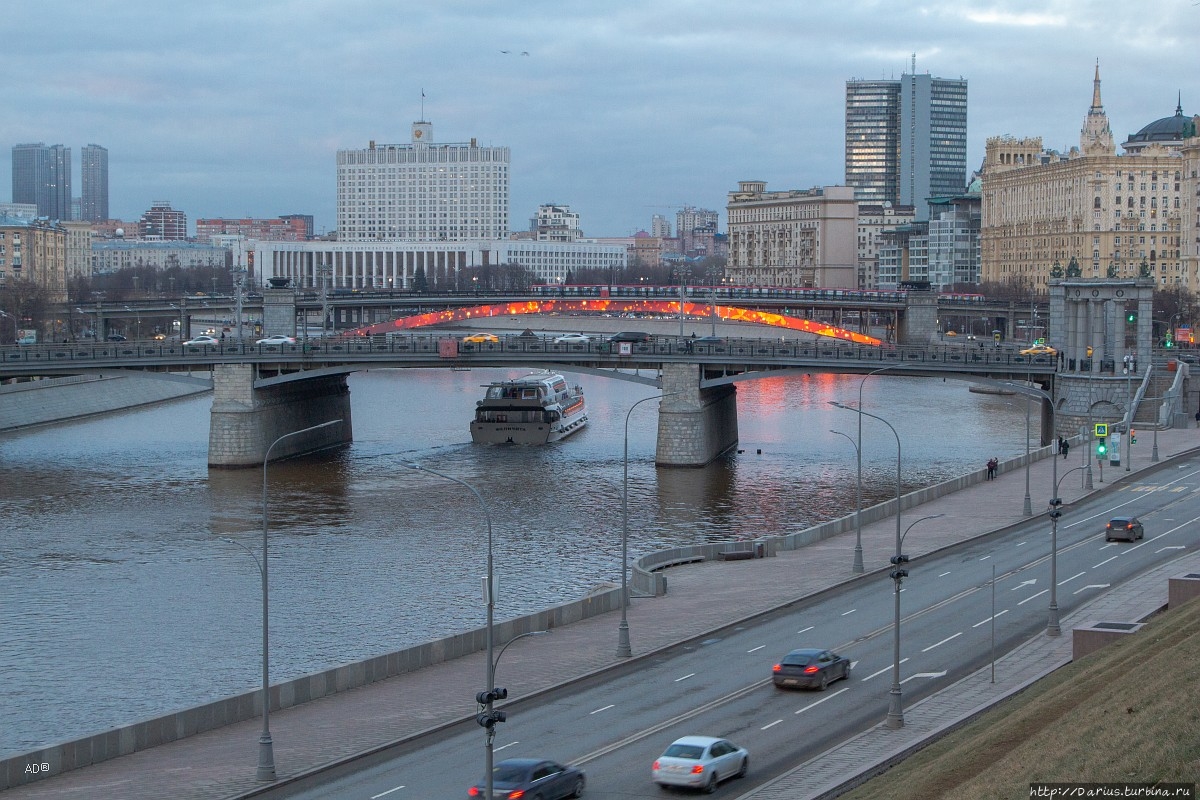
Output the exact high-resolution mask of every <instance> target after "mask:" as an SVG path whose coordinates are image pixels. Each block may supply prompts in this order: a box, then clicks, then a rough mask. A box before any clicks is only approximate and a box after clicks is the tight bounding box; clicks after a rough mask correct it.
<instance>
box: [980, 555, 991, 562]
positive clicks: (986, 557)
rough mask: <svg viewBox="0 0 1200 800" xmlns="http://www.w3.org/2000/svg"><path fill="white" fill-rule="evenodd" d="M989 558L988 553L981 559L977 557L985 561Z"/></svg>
mask: <svg viewBox="0 0 1200 800" xmlns="http://www.w3.org/2000/svg"><path fill="white" fill-rule="evenodd" d="M989 558H991V556H990V555H986V556H984V557H983V558H981V559H979V560H980V561H987V560H988V559H989Z"/></svg>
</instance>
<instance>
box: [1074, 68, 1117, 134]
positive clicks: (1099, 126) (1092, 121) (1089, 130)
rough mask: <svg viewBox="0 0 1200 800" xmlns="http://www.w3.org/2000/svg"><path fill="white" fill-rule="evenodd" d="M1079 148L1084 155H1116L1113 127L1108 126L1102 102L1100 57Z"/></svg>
mask: <svg viewBox="0 0 1200 800" xmlns="http://www.w3.org/2000/svg"><path fill="white" fill-rule="evenodd" d="M1079 149H1080V150H1082V151H1083V154H1084V155H1088V156H1101V155H1109V156H1110V155H1115V154H1116V152H1117V146H1116V144H1115V143H1114V142H1113V135H1112V129H1111V128H1109V127H1108V115H1107V114H1105V113H1104V105H1103V104H1101V102H1100V59H1096V77H1095V78H1094V79H1093V80H1092V107H1091V108H1089V109H1088V113H1087V119H1086V120H1085V121H1084V123H1083V130H1082V131H1080V132H1079Z"/></svg>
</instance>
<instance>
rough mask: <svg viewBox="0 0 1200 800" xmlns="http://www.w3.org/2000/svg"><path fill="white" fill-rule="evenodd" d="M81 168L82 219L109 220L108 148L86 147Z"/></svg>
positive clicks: (91, 220) (93, 220)
mask: <svg viewBox="0 0 1200 800" xmlns="http://www.w3.org/2000/svg"><path fill="white" fill-rule="evenodd" d="M79 166H80V176H81V178H82V180H83V194H82V196H81V198H80V200H81V203H80V219H83V220H86V221H88V222H102V221H104V220H106V219H108V148H106V147H101V146H100V145H98V144H89V145H87V146H85V147H84V148H83V153H82V156H81V159H80V164H79Z"/></svg>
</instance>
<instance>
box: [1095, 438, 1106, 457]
mask: <svg viewBox="0 0 1200 800" xmlns="http://www.w3.org/2000/svg"><path fill="white" fill-rule="evenodd" d="M1107 452H1108V443H1106V442H1103V441H1100V442H1097V443H1096V458H1104V454H1105V453H1107Z"/></svg>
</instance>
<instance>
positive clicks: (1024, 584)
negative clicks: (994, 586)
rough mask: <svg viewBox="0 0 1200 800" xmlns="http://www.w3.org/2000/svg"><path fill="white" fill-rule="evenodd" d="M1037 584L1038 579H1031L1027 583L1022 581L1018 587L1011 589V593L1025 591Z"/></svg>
mask: <svg viewBox="0 0 1200 800" xmlns="http://www.w3.org/2000/svg"><path fill="white" fill-rule="evenodd" d="M1035 583H1037V578H1030V579H1029V580H1027V581H1021V582H1020V583H1018V584H1017V585H1016V586H1014V587H1012V588H1011V589H1009V591H1010V592H1015V591H1016V590H1017V589H1024V588H1025V587H1026V586H1033V585H1034V584H1035Z"/></svg>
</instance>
